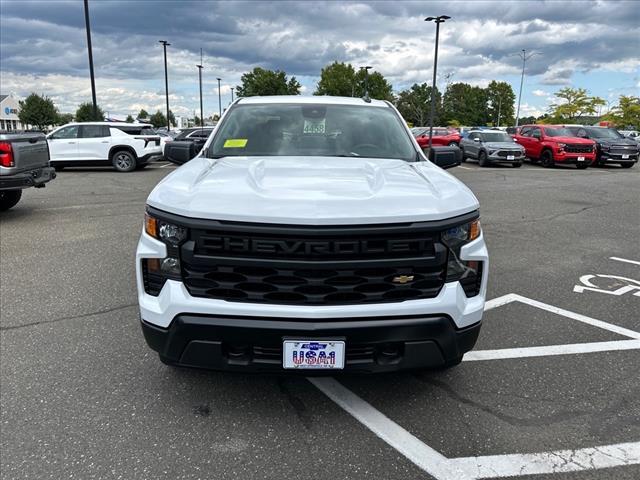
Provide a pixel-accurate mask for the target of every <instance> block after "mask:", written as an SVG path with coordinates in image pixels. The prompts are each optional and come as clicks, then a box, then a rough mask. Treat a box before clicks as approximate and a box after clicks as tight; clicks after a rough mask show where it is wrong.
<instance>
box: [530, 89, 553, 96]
mask: <svg viewBox="0 0 640 480" xmlns="http://www.w3.org/2000/svg"><path fill="white" fill-rule="evenodd" d="M531 93H532V94H533V95H535V96H536V97H546V96H548V95H549V94H548V93H547V92H545V91H544V90H534V91H533V92H531Z"/></svg>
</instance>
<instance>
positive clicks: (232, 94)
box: [231, 87, 233, 103]
mask: <svg viewBox="0 0 640 480" xmlns="http://www.w3.org/2000/svg"><path fill="white" fill-rule="evenodd" d="M231 103H233V87H231Z"/></svg>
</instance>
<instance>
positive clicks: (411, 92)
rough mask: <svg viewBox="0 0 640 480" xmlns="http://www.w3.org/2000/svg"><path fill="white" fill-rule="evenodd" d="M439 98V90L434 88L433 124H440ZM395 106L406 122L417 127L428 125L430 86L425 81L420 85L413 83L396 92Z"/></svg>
mask: <svg viewBox="0 0 640 480" xmlns="http://www.w3.org/2000/svg"><path fill="white" fill-rule="evenodd" d="M441 100H442V99H441V95H440V92H439V91H438V89H437V88H436V110H435V117H434V125H439V124H440V117H441V115H442V107H441ZM396 107H397V108H398V111H399V112H400V114H401V115H402V116H403V117H404V119H405V120H406V121H407V122H409V123H412V124H413V125H415V126H418V127H422V126H425V125H428V124H429V116H430V113H431V87H430V86H429V85H428V84H427V83H423V84H421V85H418V84H417V83H414V84H413V85H412V86H411V88H409V89H408V90H403V91H402V92H400V93H399V94H398V98H397V99H396Z"/></svg>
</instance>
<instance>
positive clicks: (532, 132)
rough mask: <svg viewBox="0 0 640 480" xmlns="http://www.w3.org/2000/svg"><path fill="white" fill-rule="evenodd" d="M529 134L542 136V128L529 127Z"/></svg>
mask: <svg viewBox="0 0 640 480" xmlns="http://www.w3.org/2000/svg"><path fill="white" fill-rule="evenodd" d="M531 136H532V137H535V138H542V130H541V129H539V128H538V127H534V128H532V129H531Z"/></svg>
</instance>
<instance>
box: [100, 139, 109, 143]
mask: <svg viewBox="0 0 640 480" xmlns="http://www.w3.org/2000/svg"><path fill="white" fill-rule="evenodd" d="M100 143H109V140H103V141H102V142H100Z"/></svg>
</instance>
